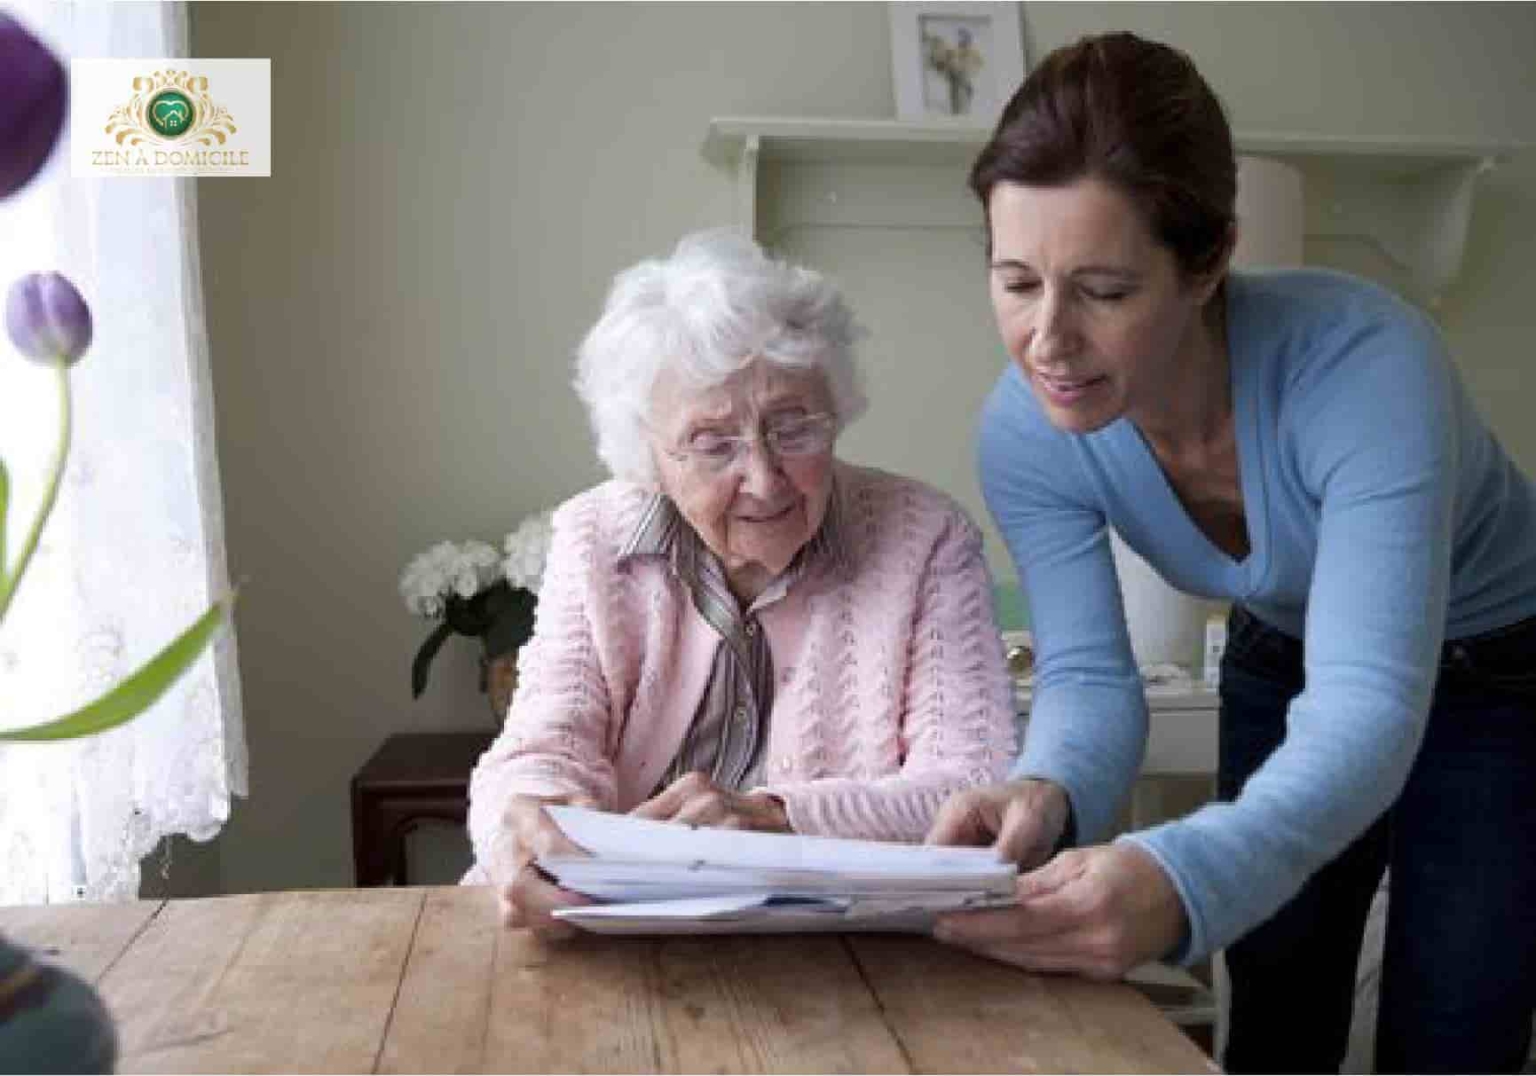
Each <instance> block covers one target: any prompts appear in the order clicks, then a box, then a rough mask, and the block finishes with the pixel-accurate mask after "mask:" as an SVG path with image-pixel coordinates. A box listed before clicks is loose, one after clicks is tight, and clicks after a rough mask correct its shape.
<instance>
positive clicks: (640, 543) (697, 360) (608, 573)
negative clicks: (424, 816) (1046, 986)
mask: <svg viewBox="0 0 1536 1076" xmlns="http://www.w3.org/2000/svg"><path fill="white" fill-rule="evenodd" d="M856 332H857V330H856V327H855V325H854V321H853V318H852V315H851V313H850V312H849V310H848V308H847V306H846V305H845V303H844V302H843V300H842V298H841V297H840V296H839V294H838V293H837V291H836V290H835V289H834V288H833V287H832V285H831V284H830V283H828V282H827V281H826V280H825V279H823V278H822V277H821V276H820V275H819V274H817V273H814V272H811V271H809V270H806V269H801V268H795V267H791V266H789V265H785V264H782V263H778V262H774V261H770V260H769V259H767V258H766V257H764V255H763V254H762V252H761V251H759V250H758V249H757V247H756V246H755V245H753V244H752V243H751V242H750V241H748V240H746V239H745V238H742V237H741V236H739V235H737V234H736V233H734V232H725V231H717V232H706V233H703V234H700V235H696V236H691V237H689V238H686V239H684V240H683V242H682V243H680V244H679V245H678V247H677V250H676V251H675V252H674V253H673V255H672V256H671V257H670V258H669V259H667V260H665V261H646V262H642V263H641V264H640V265H637V266H635V267H634V268H632V269H630V270H628V271H626V272H624V273H621V274H620V275H619V277H618V278H617V279H616V281H615V282H614V286H613V289H612V291H611V293H610V294H609V296H608V302H607V306H606V308H605V309H604V311H603V315H602V317H601V319H600V320H599V321H598V323H597V325H596V326H595V327H594V328H593V329H592V331H591V332H590V334H589V335H588V336H587V338H586V341H585V342H584V343H583V344H582V346H581V349H580V352H579V354H578V356H577V377H576V387H577V391H578V393H579V394H580V396H581V398H582V400H583V401H584V402H585V403H586V405H587V408H588V410H589V412H590V414H591V419H592V424H593V427H594V430H595V432H596V439H597V451H598V455H599V456H600V457H601V458H602V460H603V462H604V463H605V464H607V466H608V468H609V469H610V470H611V471H612V473H613V479H612V480H611V481H608V482H605V483H603V484H602V485H599V486H597V487H596V488H594V489H591V490H588V491H586V492H585V493H581V494H579V495H577V496H576V497H574V498H572V499H571V500H570V501H568V502H566V503H565V504H564V505H562V506H561V507H560V508H559V509H558V510H557V511H556V512H555V515H554V536H553V539H552V541H551V546H550V555H549V563H548V567H547V569H546V572H545V577H544V583H543V587H542V591H541V594H540V599H539V609H538V623H537V627H536V630H535V632H534V637H533V639H532V640H531V641H530V642H529V644H528V646H527V647H526V648H525V649H524V650H523V653H522V657H521V662H520V681H519V685H518V690H517V694H516V696H515V697H514V699H513V702H512V706H511V710H510V712H509V714H508V718H507V723H506V730H505V731H504V732H503V733H502V735H501V737H500V738H499V739H498V740H497V741H496V743H495V744H494V745H493V746H492V747H491V749H490V750H489V751H488V752H487V753H486V754H485V756H484V757H483V758H482V759H481V761H480V764H479V766H478V767H477V768H476V770H475V773H474V777H473V780H472V783H471V788H470V812H469V829H470V835H471V838H472V840H473V843H474V848H475V855H476V866H475V868H474V870H472V871H471V872H470V875H469V876H468V877H467V878H466V881H472V882H482V883H483V882H489V883H491V884H493V885H495V886H496V887H497V889H498V890H499V891H500V894H501V897H502V910H503V917H504V919H505V920H506V922H507V923H508V924H509V925H518V924H525V923H526V924H527V925H529V926H532V927H533V928H534V929H536V930H538V931H540V932H541V933H543V934H545V935H558V934H560V933H562V932H563V930H564V925H563V924H561V923H559V921H558V920H554V919H551V918H550V916H549V912H550V911H552V910H553V908H554V907H557V906H559V905H562V904H572V903H580V902H581V899H582V898H580V897H578V896H577V895H575V894H572V893H569V892H566V891H564V890H560V889H557V888H555V887H554V886H552V885H550V884H549V882H548V881H547V879H545V878H544V877H543V876H542V875H541V874H540V873H539V872H538V871H537V870H536V869H535V868H534V867H533V866H532V864H531V860H532V858H533V857H534V856H536V855H538V854H541V853H545V852H548V851H551V850H554V849H556V848H560V847H562V845H563V838H562V837H561V836H560V834H559V831H558V829H556V828H555V826H554V825H553V823H552V822H550V821H549V819H548V817H547V816H546V815H545V814H544V812H543V811H542V810H541V806H542V804H545V803H552V802H563V803H580V804H586V805H592V806H596V807H599V808H601V809H604V810H610V811H630V812H633V813H635V814H637V815H642V816H645V817H649V818H653V819H672V820H676V821H682V822H689V823H694V824H703V825H713V826H723V827H732V828H741V829H756V830H768V831H779V832H794V833H804V834H821V835H836V836H842V837H863V838H872V839H879V840H891V841H915V840H920V839H921V838H922V837H923V835H924V833H925V832H926V830H927V829H928V827H929V825H930V823H931V822H932V820H933V816H934V813H935V812H936V811H937V809H938V807H939V805H940V804H941V803H942V802H944V800H945V798H946V797H947V796H948V795H949V794H950V793H952V792H955V791H958V790H961V789H963V788H966V787H969V786H973V785H976V784H979V783H985V782H987V781H991V780H995V779H997V778H998V777H999V776H1001V774H1002V773H1003V772H1005V771H1006V768H1007V766H1008V764H1009V763H1010V761H1011V760H1012V757H1013V751H1014V731H1013V729H1014V725H1013V709H1012V705H1011V693H1010V684H1009V680H1008V676H1007V672H1006V669H1005V666H1004V661H1003V654H1002V645H1001V641H1000V639H999V636H998V632H997V630H996V627H995V625H994V622H993V619H992V606H991V588H990V581H989V577H988V573H987V568H986V564H985V562H984V560H983V558H982V548H981V537H980V534H979V532H978V531H977V529H976V527H975V525H974V524H973V523H972V522H971V521H970V520H969V519H968V518H967V517H966V516H965V514H964V513H963V512H962V511H961V510H960V509H959V508H958V507H957V506H956V505H955V504H954V502H952V501H951V500H950V499H949V498H948V497H946V496H944V495H943V494H941V493H938V492H936V491H935V490H932V489H930V488H928V487H925V486H923V485H921V484H919V483H917V482H914V481H911V480H909V479H904V478H898V477H896V476H894V475H890V474H885V473H882V472H879V471H875V470H869V469H864V468H859V467H853V466H850V465H848V464H845V463H842V462H840V461H839V460H838V459H837V458H836V455H835V454H834V451H833V449H834V446H835V444H836V441H837V437H838V434H839V433H840V432H841V430H842V429H843V428H844V427H845V426H846V425H847V424H848V423H849V422H851V421H852V420H853V419H855V418H856V417H858V415H859V414H860V413H861V412H862V411H863V409H864V406H865V401H864V399H863V396H862V395H861V393H860V390H859V378H858V373H857V370H856V367H855V365H854V360H853V341H854V337H855V335H856Z"/></svg>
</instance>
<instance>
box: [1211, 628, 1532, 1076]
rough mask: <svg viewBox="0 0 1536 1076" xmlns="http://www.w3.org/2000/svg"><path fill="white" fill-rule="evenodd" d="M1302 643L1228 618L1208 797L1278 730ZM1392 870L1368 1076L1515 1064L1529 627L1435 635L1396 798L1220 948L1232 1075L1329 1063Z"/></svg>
mask: <svg viewBox="0 0 1536 1076" xmlns="http://www.w3.org/2000/svg"><path fill="white" fill-rule="evenodd" d="M1303 680H1304V674H1303V667H1302V644H1301V642H1300V641H1299V640H1297V639H1295V638H1293V637H1291V636H1289V635H1286V634H1284V633H1282V632H1280V631H1278V630H1276V629H1275V628H1273V627H1270V626H1269V625H1267V624H1265V623H1263V622H1262V621H1260V620H1259V619H1258V618H1257V617H1254V616H1253V615H1252V614H1250V613H1248V612H1247V611H1246V610H1244V609H1241V608H1236V609H1234V610H1233V613H1232V617H1231V620H1230V621H1229V624H1228V637H1227V650H1226V654H1225V657H1224V658H1223V660H1222V666H1221V745H1220V763H1219V772H1218V779H1217V782H1218V794H1219V796H1220V798H1222V799H1225V800H1231V799H1235V798H1236V797H1237V794H1238V793H1239V792H1240V791H1241V790H1242V787H1243V784H1244V782H1245V781H1247V779H1248V776H1249V775H1250V774H1252V773H1253V772H1254V771H1255V770H1256V769H1258V768H1259V766H1260V764H1262V763H1263V761H1264V760H1265V759H1266V758H1268V757H1269V755H1270V752H1272V751H1274V749H1275V748H1276V747H1278V746H1279V745H1280V742H1281V740H1282V739H1283V738H1284V736H1285V727H1286V721H1285V715H1286V708H1287V705H1288V704H1289V703H1290V700H1291V698H1292V697H1293V696H1295V695H1296V694H1297V693H1298V692H1300V691H1301V689H1302V685H1303ZM1388 865H1390V866H1391V868H1392V875H1391V882H1390V892H1391V899H1390V901H1389V904H1388V912H1387V927H1386V942H1385V949H1384V952H1383V961H1382V978H1381V999H1380V1010H1379V1013H1378V1016H1377V1022H1376V1071H1378V1072H1516V1071H1518V1070H1519V1069H1520V1068H1521V1067H1522V1066H1523V1065H1524V1064H1525V1059H1526V1056H1527V1053H1528V1052H1529V1049H1530V1044H1531V1018H1532V1011H1533V1009H1536V619H1532V620H1526V621H1523V622H1521V623H1519V624H1516V625H1513V626H1512V627H1508V628H1504V629H1501V630H1499V631H1495V632H1490V633H1488V634H1486V635H1480V636H1477V637H1475V638H1469V639H1462V640H1457V641H1453V642H1450V643H1447V644H1446V646H1445V647H1444V650H1443V651H1442V658H1441V665H1440V674H1439V678H1438V680H1437V682H1436V686H1435V695H1434V702H1433V705H1432V707H1431V710H1430V716H1429V725H1428V729H1427V732H1426V734H1425V738H1424V744H1423V747H1422V748H1421V749H1420V751H1419V755H1418V758H1417V760H1416V761H1415V762H1414V765H1413V769H1412V771H1411V773H1410V775H1409V777H1408V783H1407V785H1406V787H1405V788H1404V789H1403V792H1402V794H1401V795H1400V796H1399V797H1398V799H1397V801H1396V802H1395V803H1394V804H1393V805H1392V806H1391V807H1390V808H1388V810H1387V811H1386V813H1385V814H1383V815H1382V816H1381V817H1380V818H1379V819H1378V820H1377V821H1376V823H1375V824H1374V825H1372V826H1371V828H1370V829H1369V830H1367V831H1366V832H1365V833H1364V834H1363V835H1361V836H1360V838H1359V839H1357V840H1356V841H1355V842H1354V843H1353V844H1351V845H1350V846H1349V847H1348V848H1347V849H1345V850H1344V852H1343V853H1342V854H1340V855H1339V857H1338V858H1337V859H1335V860H1333V861H1332V862H1330V863H1329V864H1328V865H1327V866H1325V867H1323V868H1322V870H1320V871H1319V872H1318V873H1317V874H1315V875H1314V876H1313V877H1312V878H1311V879H1310V880H1309V881H1308V883H1307V884H1306V886H1305V887H1304V888H1303V889H1302V891H1301V892H1300V893H1299V894H1298V895H1297V896H1296V897H1295V898H1294V899H1293V900H1291V902H1290V903H1289V904H1286V905H1285V906H1284V907H1283V908H1281V910H1280V911H1279V912H1277V913H1276V914H1275V915H1274V916H1273V917H1272V918H1271V919H1269V920H1267V921H1266V922H1264V923H1263V924H1262V925H1260V926H1259V927H1258V928H1256V929H1255V930H1253V931H1252V932H1251V933H1249V934H1248V935H1246V936H1245V937H1243V938H1242V939H1241V940H1239V941H1238V942H1237V943H1235V944H1234V945H1232V946H1230V947H1229V948H1228V949H1227V951H1226V960H1227V971H1228V976H1229V979H1230V982H1231V988H1232V989H1231V1020H1230V1023H1229V1025H1228V1036H1227V1049H1226V1053H1225V1056H1224V1057H1223V1059H1222V1060H1223V1064H1224V1066H1225V1067H1226V1069H1227V1070H1228V1071H1230V1072H1337V1071H1338V1069H1339V1065H1340V1064H1341V1062H1342V1061H1343V1058H1344V1054H1345V1051H1346V1049H1347V1046H1348V1039H1349V1024H1350V1016H1351V1009H1352V1006H1353V1002H1354V991H1355V965H1356V961H1357V959H1358V956H1359V950H1360V940H1361V936H1362V933H1363V931H1364V927H1365V919H1366V913H1367V912H1368V911H1369V909H1370V905H1371V898H1372V896H1373V895H1374V894H1375V891H1376V888H1377V886H1378V884H1379V883H1380V880H1381V877H1382V872H1383V871H1384V870H1385V869H1386V868H1387V866H1388Z"/></svg>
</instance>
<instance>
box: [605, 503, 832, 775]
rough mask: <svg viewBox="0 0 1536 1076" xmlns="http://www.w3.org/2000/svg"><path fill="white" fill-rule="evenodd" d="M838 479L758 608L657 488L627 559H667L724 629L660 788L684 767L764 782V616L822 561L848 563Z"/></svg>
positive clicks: (767, 686)
mask: <svg viewBox="0 0 1536 1076" xmlns="http://www.w3.org/2000/svg"><path fill="white" fill-rule="evenodd" d="M842 514H843V513H842V510H841V508H840V507H839V504H838V493H837V489H836V487H835V486H834V488H833V491H832V496H831V499H830V500H829V502H828V504H827V514H826V516H825V517H824V518H823V520H822V524H821V527H820V528H818V529H817V531H816V534H815V536H814V537H813V538H812V539H811V540H810V541H809V542H807V543H806V545H805V546H804V547H803V548H802V549H801V550H800V552H798V553H797V554H795V558H794V560H792V561H791V562H790V564H789V567H788V568H786V569H785V570H784V572H783V573H781V574H780V575H779V576H778V577H777V578H775V579H774V580H773V581H772V582H771V583H769V584H768V587H767V588H766V589H765V590H764V591H763V592H762V594H760V595H758V597H757V600H755V601H754V602H753V603H752V604H751V606H750V607H748V608H747V609H746V610H743V609H742V608H741V603H740V602H738V601H737V599H736V596H735V595H734V594H732V593H731V588H730V584H729V582H728V581H727V579H726V576H725V569H724V567H723V566H722V565H721V563H720V559H719V558H718V557H717V556H715V554H714V553H713V552H711V551H710V549H709V547H708V546H706V545H705V544H704V540H703V539H702V538H700V537H699V535H698V532H696V531H695V530H694V529H693V528H692V527H691V526H689V525H688V521H687V520H686V519H684V518H683V514H682V513H681V512H680V511H678V509H677V506H676V505H675V504H673V503H672V500H671V499H670V498H668V497H667V496H666V495H665V494H661V493H657V494H654V495H653V496H652V497H651V499H650V501H649V502H648V503H647V504H646V506H645V509H644V511H642V512H641V514H640V521H639V523H637V524H636V526H635V530H634V533H633V534H631V535H630V538H629V540H628V541H627V542H626V543H625V545H624V548H623V549H622V550H621V551H620V553H619V562H620V563H624V562H625V561H627V560H630V559H633V558H639V557H656V558H662V559H665V560H666V561H668V562H669V565H670V567H671V570H672V573H673V574H674V575H675V576H676V577H677V579H678V580H680V581H681V582H682V584H683V586H685V587H686V588H687V590H688V593H689V596H690V597H691V599H692V601H693V606H694V608H695V609H697V610H698V612H699V615H700V616H702V617H703V618H704V620H705V621H706V622H707V623H708V624H709V625H710V626H711V627H712V628H714V629H715V631H716V632H718V633H719V635H720V646H719V647H718V648H717V649H716V651H715V661H714V666H713V668H712V669H711V671H710V675H709V681H708V683H707V685H706V686H705V689H704V696H703V698H701V699H700V700H699V707H698V709H697V710H696V711H695V713H694V717H693V721H692V722H691V724H690V725H689V727H688V731H687V732H686V733H685V734H684V736H683V742H682V744H681V746H680V747H679V748H678V751H677V754H676V755H675V756H674V758H673V760H672V763H671V765H669V766H668V767H667V768H666V770H665V771H663V773H662V776H661V780H660V781H659V782H658V783H657V786H656V789H655V791H656V792H660V791H661V790H663V789H665V788H666V787H667V786H668V785H670V784H671V783H672V782H673V781H675V780H677V779H678V778H679V777H682V776H683V775H684V774H687V773H692V772H694V771H700V772H703V773H705V774H708V775H709V777H710V779H711V780H712V781H714V783H715V784H717V785H719V786H720V787H722V788H727V789H731V790H741V789H748V788H752V787H755V786H756V785H758V784H760V783H761V778H762V770H763V761H764V759H765V758H766V756H767V744H768V723H769V720H770V715H771V714H772V711H773V686H774V673H773V654H772V652H771V651H770V650H769V647H768V640H767V637H766V634H765V633H764V632H763V630H762V625H761V624H760V622H759V620H758V615H759V613H760V612H761V611H762V610H763V609H765V608H767V607H768V606H770V605H772V604H773V603H775V602H777V601H779V600H780V599H782V598H783V597H784V595H785V594H787V593H788V592H789V588H790V587H791V586H793V585H794V584H795V582H796V581H798V580H799V579H800V578H801V577H803V576H804V575H805V574H806V572H808V571H810V570H811V569H812V568H814V567H816V566H818V565H826V566H828V567H830V568H832V569H833V570H840V569H845V568H846V567H847V566H848V562H849V549H848V543H847V541H846V539H845V535H844V532H843V522H842Z"/></svg>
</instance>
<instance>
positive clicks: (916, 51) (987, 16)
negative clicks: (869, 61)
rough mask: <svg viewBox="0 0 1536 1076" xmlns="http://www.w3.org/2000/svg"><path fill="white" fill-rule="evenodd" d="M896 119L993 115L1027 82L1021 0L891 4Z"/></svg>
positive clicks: (979, 121) (976, 120)
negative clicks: (1020, 15)
mask: <svg viewBox="0 0 1536 1076" xmlns="http://www.w3.org/2000/svg"><path fill="white" fill-rule="evenodd" d="M886 7H887V10H888V11H889V12H890V19H891V72H892V77H893V79H894V80H895V83H896V118H897V119H902V120H921V121H927V122H932V121H941V122H942V121H954V122H957V123H965V124H971V125H975V126H978V127H985V126H991V125H992V124H993V123H994V122H996V120H997V117H998V114H999V113H1000V112H1002V110H1003V105H1004V104H1006V103H1007V101H1008V98H1009V97H1011V96H1013V91H1014V90H1016V89H1018V88H1019V83H1021V82H1023V81H1024V37H1023V34H1022V33H1021V31H1020V27H1019V5H1018V4H1016V3H1013V4H1007V3H1004V4H967V3H892V4H887V5H886Z"/></svg>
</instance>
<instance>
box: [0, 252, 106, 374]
mask: <svg viewBox="0 0 1536 1076" xmlns="http://www.w3.org/2000/svg"><path fill="white" fill-rule="evenodd" d="M5 331H6V332H7V333H9V334H10V337H11V342H12V343H13V344H15V345H16V350H17V351H20V352H21V353H22V354H23V355H25V356H26V357H27V358H29V359H36V360H37V361H38V362H41V363H44V364H46V365H49V366H52V365H53V363H54V362H55V360H57V359H63V360H64V361H65V362H66V363H68V364H70V365H73V364H74V363H76V362H78V361H80V356H81V355H84V354H85V349H86V348H88V347H90V346H91V308H90V307H88V306H86V305H85V299H83V298H82V297H81V295H80V292H79V291H77V290H76V289H75V286H74V285H73V284H71V283H70V282H69V281H68V279H66V278H65V277H64V276H62V275H60V274H59V273H28V274H27V275H26V276H24V277H22V278H21V279H20V280H18V281H16V283H14V284H12V285H11V291H10V294H8V295H7V296H6V297H5Z"/></svg>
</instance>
